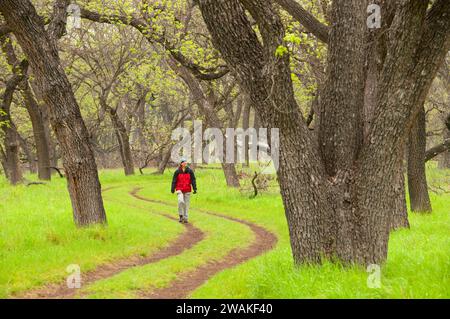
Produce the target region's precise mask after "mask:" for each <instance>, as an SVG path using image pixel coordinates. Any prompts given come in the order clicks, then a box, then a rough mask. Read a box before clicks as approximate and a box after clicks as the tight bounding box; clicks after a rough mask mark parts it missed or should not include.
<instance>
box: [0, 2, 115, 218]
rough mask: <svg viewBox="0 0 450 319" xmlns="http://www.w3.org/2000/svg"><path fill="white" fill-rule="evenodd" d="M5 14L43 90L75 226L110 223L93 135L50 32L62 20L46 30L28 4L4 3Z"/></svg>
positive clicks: (40, 88)
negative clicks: (107, 216) (107, 219)
mask: <svg viewBox="0 0 450 319" xmlns="http://www.w3.org/2000/svg"><path fill="white" fill-rule="evenodd" d="M0 11H1V13H2V14H3V17H4V19H5V20H6V22H7V24H8V26H9V27H10V28H11V29H12V32H13V33H14V35H15V36H16V38H17V41H18V42H19V44H20V46H21V48H22V50H23V52H24V53H25V55H26V56H27V58H28V60H29V61H30V65H31V67H32V69H33V71H34V75H35V77H36V80H37V85H38V87H39V91H40V92H41V93H42V97H43V99H44V101H45V103H46V104H47V105H48V107H49V109H50V115H51V116H50V118H51V123H52V127H53V130H54V131H55V134H56V137H57V139H58V142H59V146H60V150H61V153H62V157H63V165H64V169H65V173H66V177H67V184H68V185H67V186H68V190H69V194H70V199H71V201H72V208H73V217H74V220H75V223H76V224H77V225H78V226H84V225H89V224H93V223H106V214H105V210H104V207H103V200H102V194H101V186H100V182H99V178H98V172H97V165H96V163H95V158H94V153H93V150H92V148H91V145H90V143H89V134H88V131H87V129H86V126H85V124H84V122H83V119H82V117H81V112H80V108H79V106H78V103H77V101H76V99H75V96H74V94H73V91H72V87H71V85H70V82H69V80H68V79H67V76H66V74H65V73H64V70H63V68H62V66H61V62H60V59H59V56H58V49H57V43H56V36H55V35H54V34H52V33H51V32H50V30H52V31H55V30H53V29H54V28H57V27H61V26H60V25H55V23H61V19H60V18H61V17H57V19H56V18H55V19H56V20H55V21H53V23H54V24H53V25H51V27H52V28H50V27H49V29H48V31H47V30H45V28H44V23H43V20H42V19H41V17H39V15H38V14H37V12H36V10H35V8H34V7H33V5H32V4H31V2H30V1H28V0H20V1H17V0H14V1H13V0H3V1H1V2H0ZM64 12H65V10H64ZM62 21H64V19H63V20H62ZM62 24H63V26H62V27H64V23H62ZM55 32H56V31H55Z"/></svg>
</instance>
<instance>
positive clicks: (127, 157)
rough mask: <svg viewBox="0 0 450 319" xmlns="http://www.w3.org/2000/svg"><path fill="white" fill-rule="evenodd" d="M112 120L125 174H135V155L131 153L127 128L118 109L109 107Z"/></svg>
mask: <svg viewBox="0 0 450 319" xmlns="http://www.w3.org/2000/svg"><path fill="white" fill-rule="evenodd" d="M108 111H109V115H110V118H111V122H112V123H113V126H114V130H115V133H116V137H117V141H118V143H119V149H120V158H121V159H122V164H123V169H124V171H125V175H126V176H129V175H134V164H133V156H132V154H131V147H130V138H129V136H128V132H127V129H126V128H125V125H123V123H122V121H121V120H120V119H119V116H118V115H117V110H114V109H112V108H109V109H108Z"/></svg>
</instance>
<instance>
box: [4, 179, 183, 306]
mask: <svg viewBox="0 0 450 319" xmlns="http://www.w3.org/2000/svg"><path fill="white" fill-rule="evenodd" d="M1 183H2V184H1V186H2V187H1V197H2V198H1V200H0V212H1V213H0V229H1V231H0V297H1V298H5V297H7V296H9V295H10V294H13V293H16V292H20V291H24V290H27V289H31V288H35V287H37V286H41V285H43V284H45V283H52V282H58V281H61V280H62V279H63V278H65V277H66V276H67V273H66V267H67V266H68V265H70V264H78V265H80V267H81V270H82V271H87V270H90V269H93V268H95V267H96V266H97V265H99V264H102V263H105V262H108V261H111V260H114V259H117V258H119V257H126V256H130V255H135V254H141V255H146V254H150V253H152V252H154V251H156V250H158V249H160V248H161V247H163V246H165V245H167V243H168V242H169V241H170V240H171V239H172V238H174V237H176V236H177V235H178V234H179V233H181V232H182V231H183V228H182V227H181V226H180V225H174V223H173V222H171V221H170V220H167V219H166V218H164V217H161V216H157V215H156V216H153V215H150V214H148V213H143V212H141V211H137V210H133V209H130V208H129V207H128V206H126V205H123V204H119V203H116V202H111V201H108V200H106V201H105V206H106V210H107V214H108V223H109V227H107V228H104V227H98V226H97V227H89V228H85V229H77V228H76V227H75V226H74V224H73V220H72V213H71V208H70V201H69V198H68V195H67V191H66V189H65V182H64V180H61V179H55V180H54V181H53V182H52V183H50V184H47V185H43V186H41V185H40V186H31V187H26V186H18V187H16V188H12V187H9V186H6V185H5V182H4V181H3V180H2V182H1ZM109 196H113V197H120V196H122V195H121V194H120V193H118V190H114V189H113V190H110V191H109V193H108V192H106V193H105V198H108V197H109Z"/></svg>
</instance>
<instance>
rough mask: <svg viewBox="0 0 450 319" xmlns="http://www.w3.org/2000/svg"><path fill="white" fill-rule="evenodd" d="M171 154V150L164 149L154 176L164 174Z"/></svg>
mask: <svg viewBox="0 0 450 319" xmlns="http://www.w3.org/2000/svg"><path fill="white" fill-rule="evenodd" d="M163 151H164V150H163ZM171 152H172V148H171V147H169V148H168V149H166V152H165V153H163V156H162V157H161V161H160V162H159V164H158V170H157V171H156V174H164V171H165V170H166V167H167V164H168V163H169V160H170V155H171Z"/></svg>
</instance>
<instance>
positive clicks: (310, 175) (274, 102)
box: [199, 0, 450, 264]
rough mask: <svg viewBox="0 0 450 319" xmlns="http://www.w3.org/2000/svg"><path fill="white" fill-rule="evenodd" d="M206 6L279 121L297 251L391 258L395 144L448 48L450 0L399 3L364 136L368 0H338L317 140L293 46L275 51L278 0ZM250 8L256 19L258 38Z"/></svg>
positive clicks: (227, 50) (315, 258)
mask: <svg viewBox="0 0 450 319" xmlns="http://www.w3.org/2000/svg"><path fill="white" fill-rule="evenodd" d="M199 7H200V10H201V12H202V15H203V18H204V20H205V23H206V25H207V27H208V29H209V31H210V33H211V35H212V39H213V43H214V45H215V47H216V48H217V49H218V50H219V51H220V52H221V54H222V57H223V58H224V59H225V61H226V62H227V64H228V65H229V67H230V69H231V70H232V71H234V73H235V74H236V75H237V77H238V79H239V82H240V85H241V87H242V88H243V89H244V90H245V91H246V93H247V94H248V95H249V96H250V99H251V101H252V105H254V106H255V108H256V109H257V111H258V114H259V115H260V117H261V122H262V125H264V126H265V127H268V128H269V129H270V128H279V129H280V165H279V170H278V180H279V182H280V189H281V195H282V198H283V203H284V207H285V213H286V218H287V221H288V225H289V231H290V238H291V247H292V252H293V256H294V261H295V262H296V263H305V262H314V263H316V262H320V261H321V258H322V257H323V256H328V257H338V258H339V259H340V260H341V261H343V262H345V263H359V264H369V263H381V262H383V261H384V260H385V259H386V257H387V243H388V239H389V232H390V228H391V217H392V212H393V210H394V209H395V203H394V201H393V200H385V196H386V194H391V193H392V192H394V191H395V185H396V183H395V178H396V176H398V174H396V172H397V171H398V166H399V165H398V163H399V157H400V156H401V154H398V153H399V152H393V150H398V147H399V146H400V145H401V143H402V142H403V137H404V136H405V134H406V131H407V128H408V127H409V125H410V123H411V122H412V120H413V118H414V116H415V115H416V114H417V112H418V111H419V109H418V107H417V106H418V105H420V102H421V101H422V99H424V98H425V96H426V94H427V92H428V89H429V87H430V85H431V82H432V80H433V78H434V76H435V75H436V72H437V69H438V67H439V65H440V64H441V63H442V61H443V59H444V57H445V54H446V52H447V51H448V48H449V31H448V30H449V29H450V21H449V19H448V15H449V14H450V3H449V2H448V1H446V0H437V1H435V2H434V4H433V6H432V8H431V9H430V10H429V11H428V10H427V8H428V2H427V1H424V2H422V1H413V0H404V1H402V2H401V3H400V4H399V6H398V7H397V9H396V11H395V17H394V18H393V20H392V25H391V27H390V28H389V30H388V31H387V32H388V39H389V41H387V48H386V58H385V61H384V63H383V67H382V72H381V74H380V79H381V80H380V81H379V87H378V92H377V102H376V103H377V105H376V108H375V111H374V115H373V121H372V124H371V127H370V129H369V132H368V134H367V140H363V138H362V137H363V116H362V114H363V106H364V93H365V92H364V82H365V81H364V80H365V77H364V68H365V66H364V64H365V62H366V59H365V56H364V49H365V47H366V46H367V43H366V40H365V39H366V10H367V3H366V2H365V1H359V0H350V1H348V0H335V1H333V7H332V9H331V11H332V20H333V25H332V27H331V30H330V35H329V38H328V43H329V51H328V67H327V70H328V71H327V78H328V80H327V81H326V86H325V87H324V88H323V98H322V99H321V102H320V110H321V112H323V113H321V114H320V122H321V123H322V124H321V127H320V129H323V130H324V131H322V132H320V134H321V143H320V144H319V145H317V143H316V142H315V141H314V139H313V137H312V134H311V133H310V132H309V130H308V128H307V126H306V124H305V121H304V118H303V115H302V114H301V112H300V110H299V109H300V108H299V106H298V105H297V103H296V102H295V99H294V94H293V88H292V81H291V78H290V73H291V72H290V68H289V55H288V54H284V55H283V56H281V57H280V56H276V55H275V51H276V50H277V48H278V47H279V46H280V45H283V38H284V27H283V25H282V23H281V19H280V17H279V16H278V14H277V13H276V11H275V10H274V7H273V1H262V0H240V1H239V0H224V1H219V2H218V1H213V0H199ZM245 10H247V11H248V12H249V13H250V14H251V15H252V17H253V18H254V19H255V20H256V22H257V24H258V27H259V28H258V29H259V31H260V35H261V36H260V38H259V37H258V36H257V35H256V33H255V31H254V29H253V28H252V24H251V22H250V21H249V19H248V17H247V15H246V12H245ZM260 39H261V41H260ZM237 43H238V44H239V45H236V44H237ZM361 52H362V53H361ZM338 98H340V99H338ZM332 110H333V111H332ZM330 139H331V142H330ZM363 141H364V142H363Z"/></svg>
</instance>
